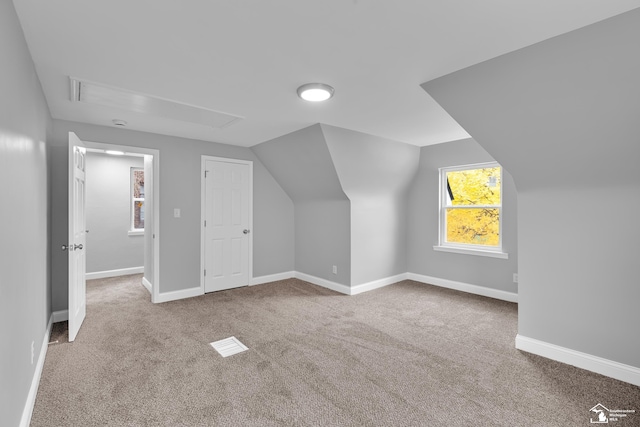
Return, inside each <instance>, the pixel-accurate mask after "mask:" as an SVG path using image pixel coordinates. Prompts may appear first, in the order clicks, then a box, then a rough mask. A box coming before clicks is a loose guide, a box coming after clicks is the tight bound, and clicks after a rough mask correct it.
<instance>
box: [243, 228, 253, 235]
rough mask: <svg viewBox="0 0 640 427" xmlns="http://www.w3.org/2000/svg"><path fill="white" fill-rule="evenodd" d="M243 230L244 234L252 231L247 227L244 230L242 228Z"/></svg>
mask: <svg viewBox="0 0 640 427" xmlns="http://www.w3.org/2000/svg"><path fill="white" fill-rule="evenodd" d="M242 232H243V233H244V234H249V233H251V231H249V230H248V229H246V228H245V229H244V230H242Z"/></svg>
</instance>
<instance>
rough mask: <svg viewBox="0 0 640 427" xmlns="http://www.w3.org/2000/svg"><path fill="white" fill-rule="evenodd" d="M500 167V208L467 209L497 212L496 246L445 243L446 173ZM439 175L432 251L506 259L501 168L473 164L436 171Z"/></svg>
mask: <svg viewBox="0 0 640 427" xmlns="http://www.w3.org/2000/svg"><path fill="white" fill-rule="evenodd" d="M493 167H500V185H501V187H502V188H501V191H500V206H495V205H474V206H470V207H469V208H484V207H490V208H495V209H498V210H499V214H500V229H499V236H498V239H499V240H498V246H492V247H489V246H483V245H472V244H465V243H449V242H447V241H446V235H447V224H446V218H447V216H446V214H445V212H446V208H447V207H450V206H447V191H446V189H445V183H446V180H447V172H452V171H460V170H468V169H485V168H493ZM438 171H439V174H440V182H439V189H438V191H439V206H438V209H439V211H438V227H439V228H438V244H437V245H435V246H433V250H435V251H439V252H451V253H457V254H466V255H477V256H486V257H492V258H501V259H508V258H509V254H508V253H507V252H504V251H503V250H502V223H503V220H504V218H503V215H502V213H503V210H502V194H503V192H504V182H503V175H504V173H503V168H502V166H501V165H500V164H499V163H498V162H486V163H473V164H468V165H460V166H447V167H442V168H439V169H438ZM459 209H466V208H465V207H460V208H459Z"/></svg>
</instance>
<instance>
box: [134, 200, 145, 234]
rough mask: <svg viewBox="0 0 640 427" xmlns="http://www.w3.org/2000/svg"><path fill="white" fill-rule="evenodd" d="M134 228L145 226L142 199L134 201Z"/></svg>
mask: <svg viewBox="0 0 640 427" xmlns="http://www.w3.org/2000/svg"><path fill="white" fill-rule="evenodd" d="M133 228H136V229H141V228H144V201H142V200H135V201H134V202H133Z"/></svg>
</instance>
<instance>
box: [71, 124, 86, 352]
mask: <svg viewBox="0 0 640 427" xmlns="http://www.w3.org/2000/svg"><path fill="white" fill-rule="evenodd" d="M86 154H87V150H86V147H85V145H84V144H83V142H82V141H80V139H79V138H78V137H77V136H76V134H74V133H73V132H69V240H68V245H67V252H68V255H69V342H71V341H73V340H75V339H76V336H77V335H78V331H80V326H82V322H83V321H84V317H85V315H86V312H87V297H86V294H87V286H86V285H87V282H86V244H87V241H86V218H85V216H86V215H85V192H86V191H85V160H86Z"/></svg>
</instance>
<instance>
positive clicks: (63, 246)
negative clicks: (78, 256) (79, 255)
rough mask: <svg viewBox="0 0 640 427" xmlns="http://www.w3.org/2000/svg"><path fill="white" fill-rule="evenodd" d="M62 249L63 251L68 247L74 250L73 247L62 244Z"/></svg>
mask: <svg viewBox="0 0 640 427" xmlns="http://www.w3.org/2000/svg"><path fill="white" fill-rule="evenodd" d="M60 249H62V250H63V251H66V250H67V249H70V250H73V248H70V247H69V246H67V245H62V247H61V248H60Z"/></svg>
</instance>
